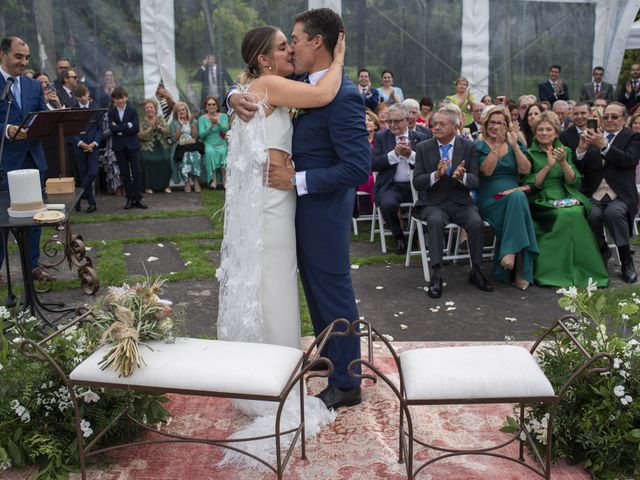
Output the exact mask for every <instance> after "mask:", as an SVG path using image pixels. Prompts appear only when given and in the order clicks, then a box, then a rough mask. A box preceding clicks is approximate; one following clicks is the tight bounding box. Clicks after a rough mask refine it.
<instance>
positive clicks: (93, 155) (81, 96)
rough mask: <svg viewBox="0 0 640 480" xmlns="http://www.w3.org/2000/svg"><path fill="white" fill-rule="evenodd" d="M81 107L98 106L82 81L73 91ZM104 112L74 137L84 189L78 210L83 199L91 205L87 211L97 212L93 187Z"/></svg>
mask: <svg viewBox="0 0 640 480" xmlns="http://www.w3.org/2000/svg"><path fill="white" fill-rule="evenodd" d="M73 93H74V95H75V99H76V101H77V102H78V107H79V108H98V105H96V104H95V102H94V101H93V100H92V98H91V95H90V94H89V88H88V87H87V86H86V85H85V84H83V83H81V84H80V85H78V86H77V87H76V88H75V90H74V91H73ZM103 116H104V113H102V112H96V113H94V114H93V116H92V117H91V120H90V121H89V123H88V124H87V126H86V127H85V131H84V132H82V133H80V135H77V136H75V137H73V142H72V143H73V150H74V154H75V159H76V172H78V178H79V179H80V187H81V188H83V189H84V191H83V192H82V196H81V197H80V199H79V200H78V203H76V211H78V212H79V211H80V209H81V208H82V206H81V203H82V200H83V199H84V200H86V201H87V203H88V204H89V206H88V207H87V213H93V212H95V211H96V210H97V209H98V207H97V206H96V196H95V193H94V189H93V181H94V180H95V178H96V177H97V176H98V147H99V146H100V142H101V141H102V117H103Z"/></svg>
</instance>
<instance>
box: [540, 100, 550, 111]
mask: <svg viewBox="0 0 640 480" xmlns="http://www.w3.org/2000/svg"><path fill="white" fill-rule="evenodd" d="M540 105H542V111H543V112H549V111H551V103H549V102H548V101H547V100H540Z"/></svg>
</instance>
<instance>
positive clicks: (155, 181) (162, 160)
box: [138, 98, 171, 194]
mask: <svg viewBox="0 0 640 480" xmlns="http://www.w3.org/2000/svg"><path fill="white" fill-rule="evenodd" d="M142 108H143V110H144V117H142V120H141V121H140V132H139V133H138V137H139V138H140V156H141V157H142V176H143V178H144V193H149V194H151V193H153V192H154V191H164V192H165V193H171V188H170V187H169V183H170V182H171V158H170V156H169V154H170V150H169V143H168V141H167V140H168V138H169V126H168V125H167V122H166V121H165V119H164V117H163V116H162V115H158V113H159V112H158V103H157V102H156V99H155V98H147V99H145V101H144V102H143V103H142Z"/></svg>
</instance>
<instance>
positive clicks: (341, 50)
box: [333, 31, 347, 65]
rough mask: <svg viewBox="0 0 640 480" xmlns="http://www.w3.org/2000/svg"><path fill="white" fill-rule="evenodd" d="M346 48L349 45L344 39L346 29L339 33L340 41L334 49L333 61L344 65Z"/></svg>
mask: <svg viewBox="0 0 640 480" xmlns="http://www.w3.org/2000/svg"><path fill="white" fill-rule="evenodd" d="M346 49H347V47H346V42H345V39H344V31H341V32H340V33H339V34H338V42H337V43H336V46H335V48H334V49H333V61H334V62H338V63H340V64H341V65H344V55H345V51H346Z"/></svg>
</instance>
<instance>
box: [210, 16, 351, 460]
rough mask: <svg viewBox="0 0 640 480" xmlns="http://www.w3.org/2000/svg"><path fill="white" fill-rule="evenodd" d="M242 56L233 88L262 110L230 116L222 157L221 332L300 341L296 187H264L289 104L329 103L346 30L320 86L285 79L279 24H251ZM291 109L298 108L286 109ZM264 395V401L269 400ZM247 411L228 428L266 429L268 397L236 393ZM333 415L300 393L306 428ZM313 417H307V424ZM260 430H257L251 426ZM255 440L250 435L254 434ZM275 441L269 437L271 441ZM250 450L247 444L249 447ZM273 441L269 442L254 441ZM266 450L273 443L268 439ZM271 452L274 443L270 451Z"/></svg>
mask: <svg viewBox="0 0 640 480" xmlns="http://www.w3.org/2000/svg"><path fill="white" fill-rule="evenodd" d="M241 51H242V57H243V59H244V61H245V62H246V64H247V67H246V69H245V71H244V72H243V74H242V76H241V79H240V85H239V86H238V91H239V92H241V93H248V94H250V95H251V96H252V98H254V100H255V101H256V103H257V104H258V113H257V114H256V116H255V117H254V118H253V119H252V120H250V121H249V122H244V121H242V120H240V119H239V118H236V119H235V121H234V122H233V124H232V127H231V132H230V144H229V154H228V158H227V171H228V178H227V186H226V197H225V216H224V238H223V241H222V248H221V264H220V268H219V269H218V272H217V273H216V276H217V278H218V280H219V282H220V295H219V303H218V322H217V329H218V338H219V339H220V340H229V341H245V342H260V343H269V344H276V345H284V346H289V347H293V348H300V311H299V304H298V275H297V270H296V268H297V262H296V235H295V209H296V194H295V190H286V191H284V190H277V189H272V188H269V187H267V186H266V185H267V178H266V177H267V172H268V167H269V164H274V165H279V166H284V165H285V164H287V163H288V162H290V158H291V142H292V137H293V124H292V121H291V115H290V114H291V113H293V114H294V115H295V114H301V113H302V112H301V111H300V109H305V108H317V107H322V106H324V105H327V104H329V103H330V102H331V101H332V100H333V98H334V97H335V96H336V94H337V92H338V90H339V88H340V84H341V82H342V68H343V64H344V54H345V43H344V34H342V33H341V34H340V38H339V40H338V43H337V45H336V48H335V50H334V62H333V63H332V64H331V66H330V68H329V69H328V71H327V73H326V74H325V75H324V76H323V77H322V79H321V80H320V81H319V82H318V83H317V84H316V85H310V84H308V83H305V82H301V81H295V80H289V79H287V78H286V77H289V76H291V75H292V74H293V71H294V66H293V58H292V57H293V55H292V49H291V47H290V46H289V45H288V43H287V39H286V37H285V35H284V34H283V33H282V31H280V30H279V29H278V28H276V27H272V26H263V27H257V28H254V29H253V30H251V31H249V32H248V33H247V34H246V35H245V37H244V39H243V41H242V48H241ZM290 109H298V110H292V111H291V112H290ZM294 392H295V389H294V391H292V395H290V400H291V401H287V407H286V408H285V413H284V414H283V418H284V419H285V420H289V421H290V422H291V423H296V422H297V421H298V418H299V415H300V413H299V411H297V410H298V408H296V406H297V405H298V403H299V402H297V401H296V399H295V398H291V397H292V396H295V393H294ZM266 403H268V402H266ZM234 404H235V405H236V407H238V408H240V409H241V410H242V411H244V412H245V413H247V414H249V415H252V416H256V417H262V418H257V419H255V420H254V422H252V424H250V425H249V426H248V427H245V428H243V429H242V430H241V431H238V432H236V433H235V434H234V436H236V437H242V436H252V435H259V434H266V433H269V432H265V431H264V429H265V428H267V429H268V428H269V425H270V427H271V430H273V422H271V423H270V422H269V421H265V418H264V417H265V412H266V415H267V416H268V415H275V409H273V410H272V409H269V408H268V406H267V405H265V402H255V401H236V402H234ZM334 418H335V414H334V413H333V412H330V411H328V410H327V409H326V407H325V405H324V403H322V401H320V400H319V399H317V398H315V397H311V396H307V397H306V399H305V420H306V421H305V426H306V431H307V433H308V434H311V435H313V434H315V433H316V432H317V431H319V429H320V428H321V427H322V426H323V425H326V424H328V423H330V422H331V421H333V419H334ZM310 423H312V424H311V425H310ZM257 430H259V431H257ZM253 443H255V442H253ZM270 444H271V447H273V445H272V444H273V442H270ZM247 447H248V448H247V449H248V450H252V449H253V446H248V445H247ZM256 448H258V449H259V450H260V452H255V451H252V453H254V454H255V453H262V454H263V455H264V453H265V452H264V450H269V446H268V445H267V444H266V443H265V444H264V445H262V446H258V447H256ZM271 449H272V448H271ZM267 453H268V454H271V455H274V454H275V453H273V452H267ZM247 458H248V457H244V456H239V455H238V454H236V453H235V452H232V451H227V454H226V455H225V459H224V460H223V463H228V462H245V460H246V459H247Z"/></svg>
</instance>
